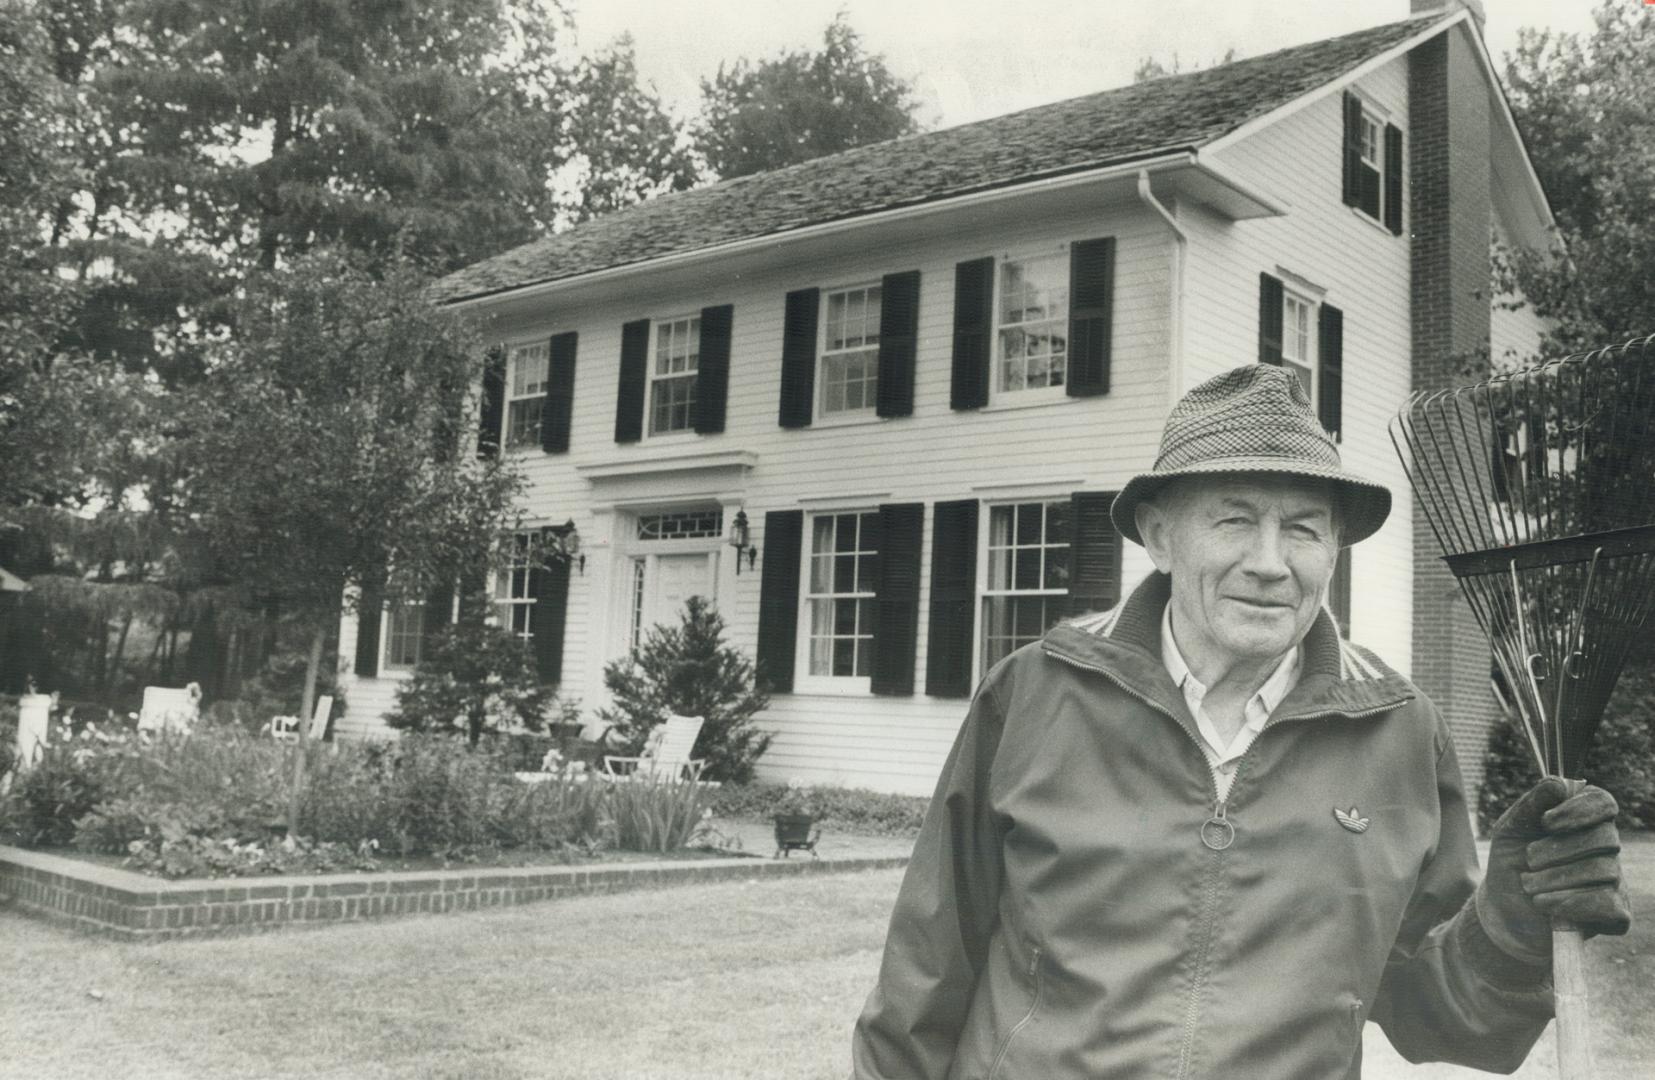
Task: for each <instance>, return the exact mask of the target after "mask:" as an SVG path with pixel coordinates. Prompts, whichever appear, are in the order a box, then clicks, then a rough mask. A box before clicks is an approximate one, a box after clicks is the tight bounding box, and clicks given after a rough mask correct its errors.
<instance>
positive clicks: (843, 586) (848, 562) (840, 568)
mask: <svg viewBox="0 0 1655 1080" xmlns="http://www.w3.org/2000/svg"><path fill="white" fill-rule="evenodd" d="M833 591H834V592H836V593H853V592H855V591H856V556H855V555H835V556H834V557H833Z"/></svg>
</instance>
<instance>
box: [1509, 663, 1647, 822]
mask: <svg viewBox="0 0 1655 1080" xmlns="http://www.w3.org/2000/svg"><path fill="white" fill-rule="evenodd" d="M1483 768H1484V778H1483V787H1482V792H1481V795H1480V796H1479V798H1478V805H1477V818H1478V821H1479V822H1480V823H1481V826H1482V828H1483V830H1484V831H1485V832H1486V831H1487V829H1488V828H1489V827H1490V826H1492V825H1493V824H1494V822H1495V821H1497V820H1498V819H1499V817H1500V815H1501V814H1503V813H1505V811H1506V808H1507V807H1509V806H1510V805H1511V804H1512V803H1514V802H1516V801H1517V799H1518V798H1519V797H1521V796H1522V794H1523V793H1524V792H1526V791H1528V790H1529V788H1531V787H1533V786H1534V785H1535V784H1536V783H1537V782H1538V781H1539V779H1540V773H1539V771H1538V769H1537V768H1536V767H1535V763H1534V755H1533V753H1532V752H1531V751H1530V750H1529V749H1528V746H1527V744H1526V743H1525V742H1524V740H1523V739H1522V737H1521V736H1520V735H1519V734H1518V732H1517V729H1516V727H1515V726H1514V725H1512V724H1501V725H1500V726H1499V727H1498V728H1496V729H1495V731H1494V733H1493V735H1492V736H1491V737H1490V738H1489V741H1488V749H1487V751H1486V752H1485V753H1484V756H1483ZM1581 775H1582V776H1584V777H1585V778H1586V779H1587V780H1589V781H1591V782H1592V783H1594V784H1596V785H1598V786H1599V787H1601V788H1603V789H1605V790H1606V791H1608V792H1609V793H1610V794H1611V795H1613V796H1615V799H1616V801H1617V802H1619V803H1620V808H1621V816H1620V824H1621V825H1622V827H1627V828H1645V829H1648V828H1655V664H1652V663H1649V662H1647V661H1646V662H1644V663H1642V664H1639V665H1636V666H1633V665H1628V667H1627V670H1626V672H1625V673H1624V674H1623V675H1622V676H1621V679H1620V682H1619V683H1618V684H1616V686H1615V692H1614V694H1613V695H1611V697H1610V699H1609V707H1608V709H1607V710H1605V712H1604V717H1603V725H1602V726H1601V727H1599V728H1598V731H1597V736H1596V738H1595V739H1594V740H1593V743H1592V748H1591V750H1590V751H1588V752H1587V754H1586V757H1585V760H1584V762H1583V763H1582V767H1581Z"/></svg>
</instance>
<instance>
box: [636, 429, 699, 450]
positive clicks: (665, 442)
mask: <svg viewBox="0 0 1655 1080" xmlns="http://www.w3.org/2000/svg"><path fill="white" fill-rule="evenodd" d="M699 438H702V435H701V434H700V433H699V432H697V431H694V430H686V431H667V432H663V433H661V434H660V435H650V434H647V433H646V434H645V435H644V437H643V438H641V439H639V440H638V441H637V442H636V443H634V444H633V445H635V446H686V445H688V444H690V443H693V442H695V441H696V440H697V439H699Z"/></svg>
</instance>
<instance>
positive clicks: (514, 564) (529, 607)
mask: <svg viewBox="0 0 1655 1080" xmlns="http://www.w3.org/2000/svg"><path fill="white" fill-rule="evenodd" d="M510 546H511V550H510V551H509V552H508V562H507V565H506V567H505V569H503V570H501V571H499V572H498V573H496V574H495V575H494V609H495V612H496V613H497V614H498V616H499V619H500V625H501V626H503V627H505V628H506V629H507V630H510V631H511V632H512V633H513V634H515V635H516V636H518V637H520V638H522V639H523V640H524V641H533V640H534V602H535V599H536V597H535V587H536V585H537V584H538V582H537V580H536V578H537V575H536V574H535V573H534V570H533V566H532V563H533V559H532V557H531V554H532V552H533V545H532V542H531V539H530V536H529V534H528V533H518V534H516V535H515V536H513V537H512V539H511V542H510Z"/></svg>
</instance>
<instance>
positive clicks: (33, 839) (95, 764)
mask: <svg viewBox="0 0 1655 1080" xmlns="http://www.w3.org/2000/svg"><path fill="white" fill-rule="evenodd" d="M9 753H10V748H8V754H9ZM119 772H120V760H119V759H118V758H117V757H116V756H114V755H112V754H109V753H106V752H105V751H104V747H103V746H102V744H101V743H100V742H99V741H98V740H97V739H96V738H94V737H93V736H84V737H81V738H74V737H66V736H65V734H64V733H63V732H62V730H61V729H57V730H55V731H54V730H49V731H48V737H47V741H46V744H45V746H44V747H43V748H42V751H41V754H40V757H39V758H38V759H37V760H36V761H35V762H34V764H32V765H30V766H29V767H28V768H26V769H22V770H20V771H19V772H17V773H16V774H15V775H14V776H13V777H12V786H11V790H10V791H8V792H6V794H5V795H4V796H0V837H3V838H4V840H5V842H6V843H8V844H16V845H18V846H20V847H51V846H58V847H61V846H63V845H66V844H68V843H69V842H70V841H72V840H73V839H74V836H75V822H76V821H77V820H79V819H80V818H82V817H84V816H85V815H86V814H89V813H91V812H92V810H93V809H94V808H95V807H96V806H97V805H98V804H99V803H100V802H102V801H103V800H104V799H105V798H106V797H108V795H109V794H111V793H112V792H113V791H114V790H115V789H116V782H117V780H118V776H119Z"/></svg>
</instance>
